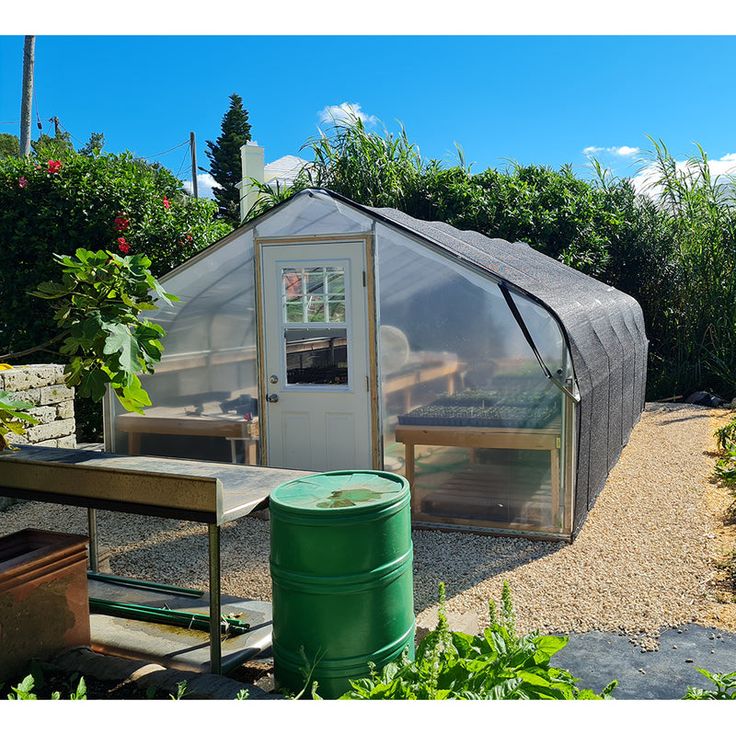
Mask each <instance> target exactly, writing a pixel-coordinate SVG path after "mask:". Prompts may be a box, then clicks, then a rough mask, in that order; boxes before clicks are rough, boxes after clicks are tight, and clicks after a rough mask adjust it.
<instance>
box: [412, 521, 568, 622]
mask: <svg viewBox="0 0 736 735" xmlns="http://www.w3.org/2000/svg"><path fill="white" fill-rule="evenodd" d="M412 536H413V539H414V605H415V608H416V609H417V610H424V609H426V608H427V607H430V606H432V605H434V604H436V602H437V585H438V583H439V582H445V585H446V588H447V597H448V599H449V598H451V597H452V596H454V595H456V594H458V593H460V592H463V591H465V590H467V589H469V588H471V587H474V586H475V585H476V584H478V583H479V582H482V581H483V580H485V579H488V578H489V577H493V576H495V575H497V574H503V573H504V572H508V571H511V570H512V569H516V568H517V567H520V566H523V565H524V564H528V563H529V562H531V561H534V560H535V559H541V558H542V557H545V556H548V555H549V554H554V553H555V552H557V551H559V550H560V549H562V548H564V547H565V546H568V544H566V543H565V542H546V541H529V540H527V539H518V538H502V537H494V536H479V535H475V534H470V533H451V532H450V533H448V532H445V531H428V530H427V531H414V532H413V534H412Z"/></svg>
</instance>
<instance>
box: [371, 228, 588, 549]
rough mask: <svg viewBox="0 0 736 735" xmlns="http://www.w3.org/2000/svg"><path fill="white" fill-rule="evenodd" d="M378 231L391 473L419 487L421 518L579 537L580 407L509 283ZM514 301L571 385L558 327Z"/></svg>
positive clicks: (386, 450)
mask: <svg viewBox="0 0 736 735" xmlns="http://www.w3.org/2000/svg"><path fill="white" fill-rule="evenodd" d="M375 235H376V252H377V284H378V286H377V289H378V292H377V301H378V322H379V324H380V327H379V331H378V339H379V355H380V375H381V378H380V382H381V396H382V414H383V416H382V424H383V456H384V466H385V468H386V469H387V470H392V471H397V472H400V473H404V474H407V475H408V476H410V478H411V479H412V481H413V486H412V493H413V503H414V507H413V513H414V519H415V521H419V522H422V523H426V524H428V525H434V524H437V525H452V526H468V527H472V528H474V529H476V530H479V529H481V528H482V529H487V530H494V531H508V532H522V533H530V532H531V533H535V532H536V533H540V534H545V535H558V534H559V535H569V533H570V527H571V510H572V484H573V482H572V472H570V467H571V462H572V461H573V459H572V447H571V446H569V443H570V441H571V439H570V435H571V429H572V424H573V422H574V416H573V412H572V403H573V402H572V401H571V399H570V398H568V397H567V396H566V395H565V393H564V392H563V391H562V390H560V388H559V387H558V385H556V384H555V382H553V381H551V380H550V379H549V378H548V377H547V376H546V375H545V374H544V372H543V370H542V368H541V366H540V363H539V361H538V359H537V357H536V356H535V354H534V352H533V351H532V349H531V347H530V345H529V343H528V341H527V339H526V338H525V336H524V334H523V332H522V329H521V328H520V326H519V324H518V323H517V321H516V319H515V318H514V316H513V314H512V312H511V310H510V309H509V306H508V304H507V303H506V301H505V299H504V297H503V294H502V292H501V290H500V288H499V285H498V282H496V281H495V280H493V279H490V278H488V277H486V276H485V275H481V274H478V273H476V272H475V271H474V270H472V269H470V268H468V267H466V266H464V265H461V264H458V263H456V262H454V261H453V260H451V259H449V258H447V257H446V256H444V255H442V254H439V253H436V252H434V251H433V250H432V249H431V248H429V247H428V246H427V245H425V244H420V243H419V242H417V241H416V240H413V239H412V238H411V237H409V236H407V235H405V234H403V233H400V232H398V231H396V230H394V229H392V228H390V227H388V226H384V225H382V224H378V225H377V226H376V229H375ZM513 299H514V302H515V304H516V306H517V308H518V309H519V311H520V313H521V314H522V317H523V320H524V322H525V324H526V325H527V328H528V329H529V332H530V334H531V336H532V338H533V341H534V344H535V346H536V348H537V350H538V352H539V353H540V356H541V357H542V359H543V361H544V362H545V364H546V365H547V366H548V367H549V369H550V370H551V371H552V372H553V374H555V375H556V376H557V377H558V378H559V382H560V383H562V384H563V385H564V383H565V381H566V379H568V378H571V377H572V369H571V365H570V360H569V356H568V353H567V348H566V345H565V343H564V340H563V338H562V334H561V331H560V328H559V326H558V324H557V322H556V321H555V319H554V318H553V317H552V316H551V315H550V314H549V313H548V312H547V311H546V310H545V309H543V308H542V307H541V306H539V305H537V304H535V303H533V302H531V301H529V300H528V299H526V298H524V297H523V296H521V295H518V294H515V295H513ZM570 382H571V381H570Z"/></svg>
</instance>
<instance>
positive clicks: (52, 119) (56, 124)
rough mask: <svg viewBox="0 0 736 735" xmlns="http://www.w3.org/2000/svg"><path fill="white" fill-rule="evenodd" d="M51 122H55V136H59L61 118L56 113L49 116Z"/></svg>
mask: <svg viewBox="0 0 736 735" xmlns="http://www.w3.org/2000/svg"><path fill="white" fill-rule="evenodd" d="M49 122H52V123H54V137H55V138H58V137H59V118H58V117H56V115H54V117H50V118H49Z"/></svg>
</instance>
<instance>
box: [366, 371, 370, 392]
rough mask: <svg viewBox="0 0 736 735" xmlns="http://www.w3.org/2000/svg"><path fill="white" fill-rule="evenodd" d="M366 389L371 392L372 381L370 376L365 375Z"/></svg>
mask: <svg viewBox="0 0 736 735" xmlns="http://www.w3.org/2000/svg"><path fill="white" fill-rule="evenodd" d="M365 389H366V390H367V391H368V392H369V393H370V392H371V381H370V380H369V378H368V376H367V375H366V376H365Z"/></svg>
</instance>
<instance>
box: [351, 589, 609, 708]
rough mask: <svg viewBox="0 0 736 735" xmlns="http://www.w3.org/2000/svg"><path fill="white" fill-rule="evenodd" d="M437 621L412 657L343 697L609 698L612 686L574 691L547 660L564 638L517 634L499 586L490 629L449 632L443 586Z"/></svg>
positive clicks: (569, 678)
mask: <svg viewBox="0 0 736 735" xmlns="http://www.w3.org/2000/svg"><path fill="white" fill-rule="evenodd" d="M439 598H440V605H439V621H438V624H437V627H436V628H435V630H433V631H432V632H430V633H429V634H428V635H427V636H426V637H425V638H424V640H423V641H422V642H421V643H420V645H419V647H418V649H417V653H416V659H415V660H414V661H410V660H409V659H408V657H407V656H406V655H404V656H403V657H402V659H401V660H400V661H398V662H394V663H390V664H388V665H387V666H386V667H384V669H383V670H382V671H380V672H378V671H376V670H375V669H373V670H372V671H371V674H370V676H369V677H367V678H365V679H360V680H357V681H352V682H351V686H352V689H351V691H349V692H347V693H346V694H344V695H343V697H341V698H342V699H610V698H611V697H610V695H611V692H612V691H613V689H614V687H615V686H616V682H615V681H614V682H611V684H609V685H608V686H607V687H606V688H605V689H604V690H603V691H602V692H601V693H600V694H596V693H595V692H593V691H592V690H589V689H580V688H578V686H577V684H576V682H577V679H575V677H574V676H573V675H572V674H571V673H570V672H569V671H567V670H565V669H559V668H556V667H554V666H552V665H551V664H550V659H551V658H552V656H553V655H554V654H555V653H557V652H558V651H559V650H561V649H562V648H564V647H565V645H566V644H567V640H568V639H567V638H566V637H564V636H545V635H540V634H538V633H529V634H526V635H519V634H518V633H517V631H516V618H515V613H514V608H513V604H512V600H511V591H510V589H509V586H508V584H507V583H504V587H503V593H502V603H501V609H500V612H499V611H497V608H496V605H495V603H494V602H493V601H491V602H490V603H489V625H488V627H486V628H485V630H484V631H483V632H482V633H480V634H479V635H475V636H473V635H469V634H467V633H461V632H457V631H451V630H450V629H449V625H448V622H447V616H446V614H445V586H444V584H440V588H439Z"/></svg>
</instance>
